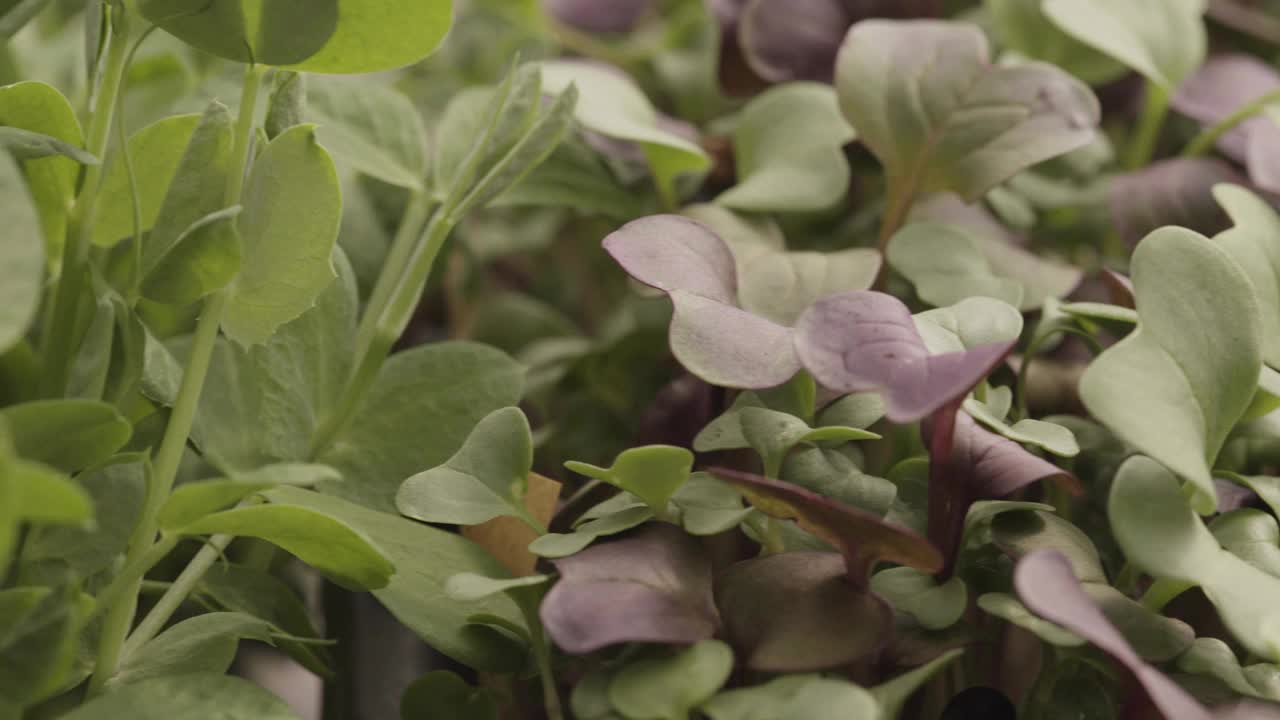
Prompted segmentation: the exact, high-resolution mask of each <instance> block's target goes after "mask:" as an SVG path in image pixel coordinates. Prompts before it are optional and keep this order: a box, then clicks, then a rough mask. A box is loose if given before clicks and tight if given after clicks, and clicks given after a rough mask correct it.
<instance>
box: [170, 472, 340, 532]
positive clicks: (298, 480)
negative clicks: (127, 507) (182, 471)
mask: <svg viewBox="0 0 1280 720" xmlns="http://www.w3.org/2000/svg"><path fill="white" fill-rule="evenodd" d="M341 479H342V477H341V476H340V475H339V474H338V472H337V471H336V470H334V469H333V468H331V467H329V466H327V465H309V464H305V463H281V464H277V465H265V466H263V467H261V468H258V469H257V470H254V471H252V472H248V473H243V474H241V475H237V476H235V477H232V478H219V479H216V480H200V481H196V482H189V483H183V484H182V485H179V486H178V487H177V488H175V489H174V491H173V492H172V493H171V494H170V495H169V499H168V500H165V503H164V505H163V506H161V508H160V514H159V515H158V516H157V520H158V522H159V525H160V528H161V529H162V530H177V529H180V528H182V527H184V526H186V525H188V524H190V523H193V522H195V521H196V520H199V519H200V518H202V517H204V516H205V515H209V514H211V513H215V512H218V511H219V510H225V509H227V508H229V507H231V506H232V505H235V504H236V503H238V502H240V501H241V500H243V499H244V498H247V497H249V496H250V495H253V494H255V493H258V492H261V491H263V490H268V489H270V488H273V487H276V486H277V485H297V486H301V487H306V486H309V485H315V484H316V483H319V482H325V481H328V482H335V481H338V480H341Z"/></svg>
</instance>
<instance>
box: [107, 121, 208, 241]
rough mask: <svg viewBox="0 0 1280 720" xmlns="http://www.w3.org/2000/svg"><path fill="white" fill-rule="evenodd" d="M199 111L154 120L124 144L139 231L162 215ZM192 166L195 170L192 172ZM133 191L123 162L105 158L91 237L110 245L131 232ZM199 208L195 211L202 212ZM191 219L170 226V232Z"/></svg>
mask: <svg viewBox="0 0 1280 720" xmlns="http://www.w3.org/2000/svg"><path fill="white" fill-rule="evenodd" d="M201 120H202V116H200V115H174V116H171V117H167V118H164V119H163V120H158V121H156V122H155V123H152V124H151V125H148V126H146V127H144V128H142V129H141V130H138V131H137V132H135V133H133V135H131V136H129V142H128V143H127V144H126V147H127V148H128V150H127V152H128V153H129V159H130V161H131V162H132V164H133V175H134V180H135V182H136V185H137V196H136V197H137V203H138V209H139V210H140V211H141V215H140V216H141V219H142V225H141V227H140V230H141V231H142V232H147V231H148V230H151V229H152V228H153V227H154V226H155V224H156V222H157V218H158V217H159V215H160V208H161V206H162V205H164V201H165V198H166V197H167V195H168V191H169V187H170V185H171V183H172V181H173V179H174V177H176V176H177V173H178V168H179V167H181V165H182V160H183V157H184V155H185V154H186V150H187V146H188V144H189V143H190V142H191V138H192V137H193V135H194V133H195V130H196V127H197V126H198V125H200V122H201ZM194 171H195V170H194V169H193V170H192V172H194ZM134 197H135V196H134V193H133V191H132V189H131V188H130V185H129V174H128V172H127V169H126V168H125V164H124V162H123V161H122V162H112V163H108V166H107V168H106V173H105V174H104V175H103V177H102V185H101V187H100V188H99V189H98V202H97V204H96V205H95V210H96V212H95V213H94V217H93V242H94V244H95V245H98V246H100V247H111V246H113V245H115V244H116V243H118V242H120V241H121V240H123V239H124V238H127V237H133V202H134V200H133V199H134ZM202 214H203V213H201V214H197V215H196V217H200V216H201V215H202ZM189 224H190V223H189V222H188V223H184V224H183V225H181V226H179V227H176V228H174V229H173V230H172V233H173V237H175V238H176V237H177V233H181V232H182V231H183V230H185V229H186V227H187V225H189Z"/></svg>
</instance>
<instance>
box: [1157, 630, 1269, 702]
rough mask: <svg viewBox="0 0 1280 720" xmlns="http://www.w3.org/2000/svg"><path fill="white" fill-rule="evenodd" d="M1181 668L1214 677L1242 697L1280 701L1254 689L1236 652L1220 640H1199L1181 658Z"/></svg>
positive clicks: (1207, 638)
mask: <svg viewBox="0 0 1280 720" xmlns="http://www.w3.org/2000/svg"><path fill="white" fill-rule="evenodd" d="M1178 669H1179V670H1181V671H1182V672H1186V673H1191V674H1192V675H1208V676H1210V677H1215V678H1217V679H1219V680H1221V681H1222V682H1223V683H1224V684H1226V686H1227V687H1229V688H1231V689H1232V690H1234V691H1236V692H1238V693H1240V694H1241V695H1248V696H1252V697H1260V698H1264V699H1268V700H1280V697H1275V696H1272V695H1269V694H1267V693H1266V692H1264V691H1263V689H1262V688H1258V687H1254V685H1253V683H1252V682H1250V681H1249V678H1248V677H1246V676H1245V673H1244V669H1243V668H1241V667H1240V660H1239V659H1237V658H1236V654H1235V652H1233V651H1232V650H1231V647H1230V646H1228V645H1227V644H1226V643H1224V642H1222V641H1221V640H1219V639H1218V638H1212V637H1202V638H1196V640H1195V642H1194V643H1192V645H1191V649H1189V650H1187V651H1186V652H1185V653H1183V654H1182V655H1180V656H1179V657H1178Z"/></svg>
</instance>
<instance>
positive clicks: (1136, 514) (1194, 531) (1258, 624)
mask: <svg viewBox="0 0 1280 720" xmlns="http://www.w3.org/2000/svg"><path fill="white" fill-rule="evenodd" d="M1107 514H1108V516H1109V517H1110V519H1111V531H1112V533H1113V534H1114V535H1115V539H1116V542H1117V543H1118V544H1119V545H1120V549H1121V550H1123V551H1124V554H1125V557H1127V558H1128V559H1129V562H1131V563H1133V564H1134V565H1135V566H1137V567H1138V568H1140V569H1142V570H1144V571H1146V572H1147V573H1149V574H1151V575H1153V576H1154V577H1156V578H1159V579H1161V580H1164V581H1169V582H1174V583H1184V584H1186V585H1188V586H1192V585H1199V586H1200V588H1201V590H1203V591H1204V594H1205V596H1206V597H1207V598H1209V602H1211V603H1213V605H1214V607H1216V608H1217V610H1218V613H1219V615H1220V616H1221V618H1222V621H1223V622H1224V623H1225V624H1226V626H1227V628H1228V629H1229V630H1230V631H1231V634H1232V635H1233V636H1235V638H1236V640H1238V641H1239V642H1240V643H1241V644H1242V645H1244V646H1245V647H1246V648H1248V649H1249V651H1250V652H1252V653H1254V654H1256V655H1259V656H1262V657H1265V658H1267V659H1269V660H1270V661H1272V662H1276V661H1277V660H1280V610H1278V609H1277V608H1276V605H1275V603H1273V602H1271V601H1270V598H1274V597H1278V596H1280V578H1277V577H1275V576H1273V575H1270V574H1268V573H1266V572H1264V571H1262V570H1259V569H1257V568H1256V567H1254V566H1252V565H1250V564H1248V563H1247V562H1245V561H1244V560H1241V559H1240V558H1238V557H1236V556H1235V555H1233V554H1231V553H1229V552H1227V551H1226V550H1223V549H1222V547H1221V546H1220V545H1219V544H1218V541H1217V540H1216V539H1214V537H1213V535H1212V533H1210V532H1209V530H1208V528H1206V527H1205V526H1204V523H1203V522H1201V520H1200V518H1198V517H1196V513H1195V512H1194V511H1193V510H1192V508H1191V507H1190V506H1189V505H1188V503H1187V498H1186V497H1185V496H1184V494H1183V492H1182V491H1181V490H1180V489H1179V487H1178V483H1177V480H1176V478H1174V476H1173V475H1172V474H1171V473H1170V472H1169V471H1168V470H1166V469H1165V468H1164V467H1162V466H1161V465H1160V464H1159V463H1156V462H1155V461H1153V460H1151V459H1149V458H1146V457H1143V456H1141V455H1138V456H1134V457H1132V458H1130V459H1129V460H1127V461H1125V463H1124V464H1123V465H1121V466H1120V470H1119V471H1118V472H1117V473H1116V477H1115V480H1114V481H1113V482H1112V485H1111V497H1110V499H1109V501H1108V505H1107Z"/></svg>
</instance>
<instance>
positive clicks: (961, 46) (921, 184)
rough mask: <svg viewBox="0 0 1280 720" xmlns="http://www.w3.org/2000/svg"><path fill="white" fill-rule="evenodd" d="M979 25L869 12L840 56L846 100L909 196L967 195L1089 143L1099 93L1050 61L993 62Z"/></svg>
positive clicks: (863, 134) (839, 84) (894, 181)
mask: <svg viewBox="0 0 1280 720" xmlns="http://www.w3.org/2000/svg"><path fill="white" fill-rule="evenodd" d="M988 54H989V51H988V47H987V41H986V37H985V36H984V35H983V34H982V31H981V30H979V29H978V28H977V27H976V26H972V25H964V24H960V23H949V22H940V21H912V22H894V21H889V20H864V21H862V22H860V23H857V24H856V25H854V27H853V29H852V30H850V31H849V34H848V36H846V38H845V41H844V45H843V46H842V47H841V50H840V54H839V56H838V58H837V60H836V83H835V84H836V91H837V92H838V93H839V96H840V108H841V110H843V111H844V114H845V117H846V118H848V119H849V122H850V124H852V125H853V127H854V129H855V130H857V132H858V137H859V138H860V139H861V140H862V142H863V143H864V144H865V145H866V146H867V148H868V149H869V150H870V151H871V152H872V154H874V155H875V156H876V157H877V158H878V159H879V160H880V163H881V165H883V166H884V168H885V172H886V173H887V174H888V176H889V182H890V185H891V186H892V187H894V188H895V192H896V193H897V194H898V195H899V196H900V197H898V198H895V201H896V202H900V203H901V202H907V201H909V199H910V198H911V197H912V196H914V195H917V194H920V193H928V192H934V191H939V190H951V191H953V192H956V193H959V194H960V195H962V196H964V198H965V199H966V200H968V201H970V202H972V201H973V200H976V199H977V198H979V197H981V196H982V195H983V194H984V193H986V191H987V190H989V189H990V188H991V187H992V186H994V185H996V184H998V183H1000V182H1001V181H1003V180H1005V179H1007V178H1009V177H1010V176H1012V175H1013V174H1014V173H1016V172H1018V171H1019V170H1023V169H1025V168H1027V167H1030V166H1031V165H1034V164H1036V163H1037V162H1040V161H1042V160H1047V159H1049V158H1051V157H1055V156H1057V155H1061V154H1063V153H1066V152H1069V151H1071V150H1075V149H1077V148H1080V147H1084V146H1085V145H1086V144H1088V143H1089V142H1091V141H1092V140H1093V137H1094V133H1095V130H1094V127H1095V126H1096V125H1097V123H1098V116H1099V109H1098V101H1097V98H1095V97H1094V96H1093V93H1092V92H1091V91H1090V90H1089V88H1088V87H1087V86H1085V85H1084V84H1083V83H1081V82H1080V81H1078V80H1076V79H1075V78H1073V77H1071V76H1070V75H1067V74H1066V73H1064V72H1063V71H1061V70H1059V69H1057V68H1056V67H1053V66H1052V65H1046V64H1044V63H1026V64H1023V65H1018V66H1015V67H1002V66H998V65H992V64H991V63H990V62H989V58H988Z"/></svg>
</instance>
